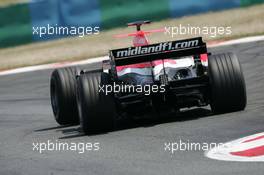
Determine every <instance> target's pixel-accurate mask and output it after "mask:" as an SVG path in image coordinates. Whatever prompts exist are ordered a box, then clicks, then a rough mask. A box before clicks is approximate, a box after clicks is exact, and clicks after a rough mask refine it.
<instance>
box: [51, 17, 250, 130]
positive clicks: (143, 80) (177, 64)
mask: <svg viewBox="0 0 264 175" xmlns="http://www.w3.org/2000/svg"><path fill="white" fill-rule="evenodd" d="M147 23H150V21H138V22H134V23H129V24H128V25H129V26H136V28H137V31H136V32H135V33H129V34H124V35H117V36H116V37H127V36H132V37H133V44H134V47H129V48H121V49H116V50H110V52H109V60H105V61H103V63H102V69H99V70H93V71H86V70H80V68H76V67H68V68H62V69H57V70H54V71H53V73H52V75H51V80H50V93H51V104H52V109H53V113H54V116H55V119H56V121H57V122H58V123H59V124H61V125H66V124H79V123H80V125H81V128H82V130H83V131H84V133H85V134H90V133H97V132H106V131H110V130H111V129H113V128H114V126H115V122H116V120H117V118H120V117H121V118H122V116H131V117H133V116H139V117H140V116H143V115H144V114H146V113H149V112H151V113H155V114H162V113H163V112H167V111H173V110H174V111H179V110H180V109H182V108H189V107H202V106H207V105H210V106H211V109H212V111H213V112H214V113H225V112H233V111H239V110H243V109H244V108H245V107H246V101H247V97H246V88H245V82H244V77H243V73H242V70H241V66H240V63H239V61H238V59H237V57H236V55H235V54H233V53H222V54H216V55H214V54H211V53H208V52H207V47H206V43H204V42H203V41H202V38H201V37H197V38H191V39H185V40H178V41H169V42H161V43H157V44H149V43H148V40H147V39H146V35H147V34H150V33H153V32H162V31H163V30H150V31H143V30H141V25H143V24H147Z"/></svg>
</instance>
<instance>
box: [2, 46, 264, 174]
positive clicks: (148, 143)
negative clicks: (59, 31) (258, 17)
mask: <svg viewBox="0 0 264 175" xmlns="http://www.w3.org/2000/svg"><path fill="white" fill-rule="evenodd" d="M263 49H264V42H263V41H259V42H255V43H248V44H241V45H234V46H224V47H219V48H212V49H210V51H212V52H214V53H217V52H227V51H233V52H235V53H236V54H237V55H238V57H239V59H240V62H241V63H242V67H243V71H244V75H245V80H246V85H247V94H248V105H247V108H246V110H245V111H242V112H235V113H228V114H222V115H211V114H210V111H209V110H207V109H194V110H191V111H189V112H183V113H182V114H181V115H178V116H176V115H169V116H167V117H166V118H164V119H161V120H159V121H151V120H136V121H123V122H121V123H120V124H119V125H120V126H119V127H118V129H117V130H116V131H113V132H109V133H103V134H100V135H92V136H84V135H82V134H80V133H79V132H78V126H71V127H60V126H58V125H57V124H56V122H55V121H54V119H53V115H52V111H51V107H50V100H49V77H50V74H51V71H52V70H42V71H36V72H28V73H21V74H15V75H7V76H1V77H0V174H1V175H20V174H23V175H31V174H32V175H36V174H41V175H42V174H43V175H44V174H45V175H46V174H51V175H52V174H54V175H55V174H56V175H57V174H62V175H68V174H69V175H73V174H85V175H93V174H98V175H124V174H126V175H132V174H145V175H150V174H151V175H155V174H157V175H161V174H171V175H175V174H187V175H189V174H195V175H200V174H201V175H212V174H214V175H218V174H219V175H223V174H226V175H227V174H239V175H248V174H252V175H263V172H264V166H263V163H257V162H251V163H247V162H246V163H245V162H244V163H243V162H226V161H219V160H212V159H209V158H207V157H205V156H204V152H203V151H176V152H174V154H171V153H170V152H168V151H165V150H164V143H167V142H179V140H180V139H181V140H183V141H186V142H187V141H189V142H194V143H203V142H205V143H222V142H227V141H230V140H234V139H237V138H241V137H244V136H248V135H251V134H255V133H260V132H263V130H264V113H263V112H264V93H263V92H264V90H263V87H264V52H263ZM98 66H100V64H99V63H97V64H91V65H87V66H86V67H87V69H94V68H96V67H98ZM48 140H53V141H56V140H58V142H67V143H70V142H75V143H79V142H81V143H88V142H99V143H100V150H99V151H86V152H85V153H83V154H79V153H77V152H76V151H46V152H43V153H42V154H40V153H39V152H37V151H36V150H35V151H33V145H32V143H33V142H34V143H35V142H47V141H48Z"/></svg>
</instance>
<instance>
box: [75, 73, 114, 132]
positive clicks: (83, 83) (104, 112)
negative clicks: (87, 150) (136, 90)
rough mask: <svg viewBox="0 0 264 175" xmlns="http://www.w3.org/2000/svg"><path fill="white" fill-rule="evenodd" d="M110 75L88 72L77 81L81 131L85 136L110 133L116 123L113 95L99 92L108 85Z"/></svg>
mask: <svg viewBox="0 0 264 175" xmlns="http://www.w3.org/2000/svg"><path fill="white" fill-rule="evenodd" d="M109 82H110V78H109V75H108V74H106V73H104V72H98V71H97V72H87V73H84V74H81V75H80V77H79V78H78V79H77V84H78V85H77V92H78V95H77V101H78V109H79V117H80V124H81V129H82V130H83V132H84V133H85V134H94V133H101V132H108V131H110V130H112V129H113V127H114V123H115V111H116V110H115V102H114V98H113V95H112V94H107V95H106V94H105V93H104V92H102V91H100V92H99V90H100V89H99V85H101V87H102V86H103V85H108V84H109Z"/></svg>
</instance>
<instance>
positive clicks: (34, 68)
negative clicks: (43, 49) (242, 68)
mask: <svg viewBox="0 0 264 175" xmlns="http://www.w3.org/2000/svg"><path fill="white" fill-rule="evenodd" d="M263 40H264V36H254V37H246V38H241V39H236V40H231V41H225V42H221V43H216V44H211V45H209V46H208V47H219V46H227V45H234V44H241V43H249V42H257V41H263ZM107 59H108V56H103V57H97V58H90V59H87V60H83V61H75V62H62V63H53V64H44V65H38V66H28V67H22V68H17V69H10V70H6V71H0V76H1V75H10V74H18V73H24V72H32V71H38V70H46V69H54V68H60V67H67V66H76V65H84V64H91V63H97V62H101V61H103V60H107Z"/></svg>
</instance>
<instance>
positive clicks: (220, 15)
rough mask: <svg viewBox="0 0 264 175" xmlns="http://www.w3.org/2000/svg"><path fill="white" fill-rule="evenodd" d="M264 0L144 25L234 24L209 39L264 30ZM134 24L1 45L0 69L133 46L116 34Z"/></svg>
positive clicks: (165, 38) (160, 38)
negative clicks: (223, 33)
mask: <svg viewBox="0 0 264 175" xmlns="http://www.w3.org/2000/svg"><path fill="white" fill-rule="evenodd" d="M263 9H264V4H263V5H259V6H251V7H245V8H238V9H233V10H227V11H221V12H214V13H213V12H210V13H206V14H200V15H195V16H186V17H182V18H178V19H167V20H162V21H158V22H154V23H153V24H151V25H146V26H144V27H143V28H144V29H155V28H162V27H165V26H177V25H179V24H182V25H185V26H186V25H188V24H190V25H192V26H200V27H202V26H204V25H207V26H231V27H232V35H229V36H220V37H216V38H210V37H208V36H203V37H204V40H205V41H211V40H229V39H234V38H240V37H245V36H254V35H263V34H264V21H263V16H264V10H263ZM134 30H135V29H134V28H128V27H122V28H116V29H112V30H108V31H105V32H101V33H100V34H99V35H92V36H86V37H83V38H79V37H72V38H65V39H61V40H55V41H48V42H39V43H32V44H27V45H23V46H18V47H13V48H6V49H0V70H4V69H10V68H17V67H22V66H30V65H38V64H45V63H53V62H61V61H74V60H82V59H87V58H91V57H97V56H103V55H107V53H108V50H109V49H114V48H120V47H127V46H131V38H124V39H114V38H113V35H115V34H119V33H127V32H131V31H134ZM190 37H194V36H193V35H180V36H177V37H174V38H171V37H169V36H168V35H164V34H162V33H159V34H153V35H151V36H150V37H149V40H150V41H151V42H152V43H153V42H154V43H155V42H161V41H168V40H176V39H182V38H190Z"/></svg>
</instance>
